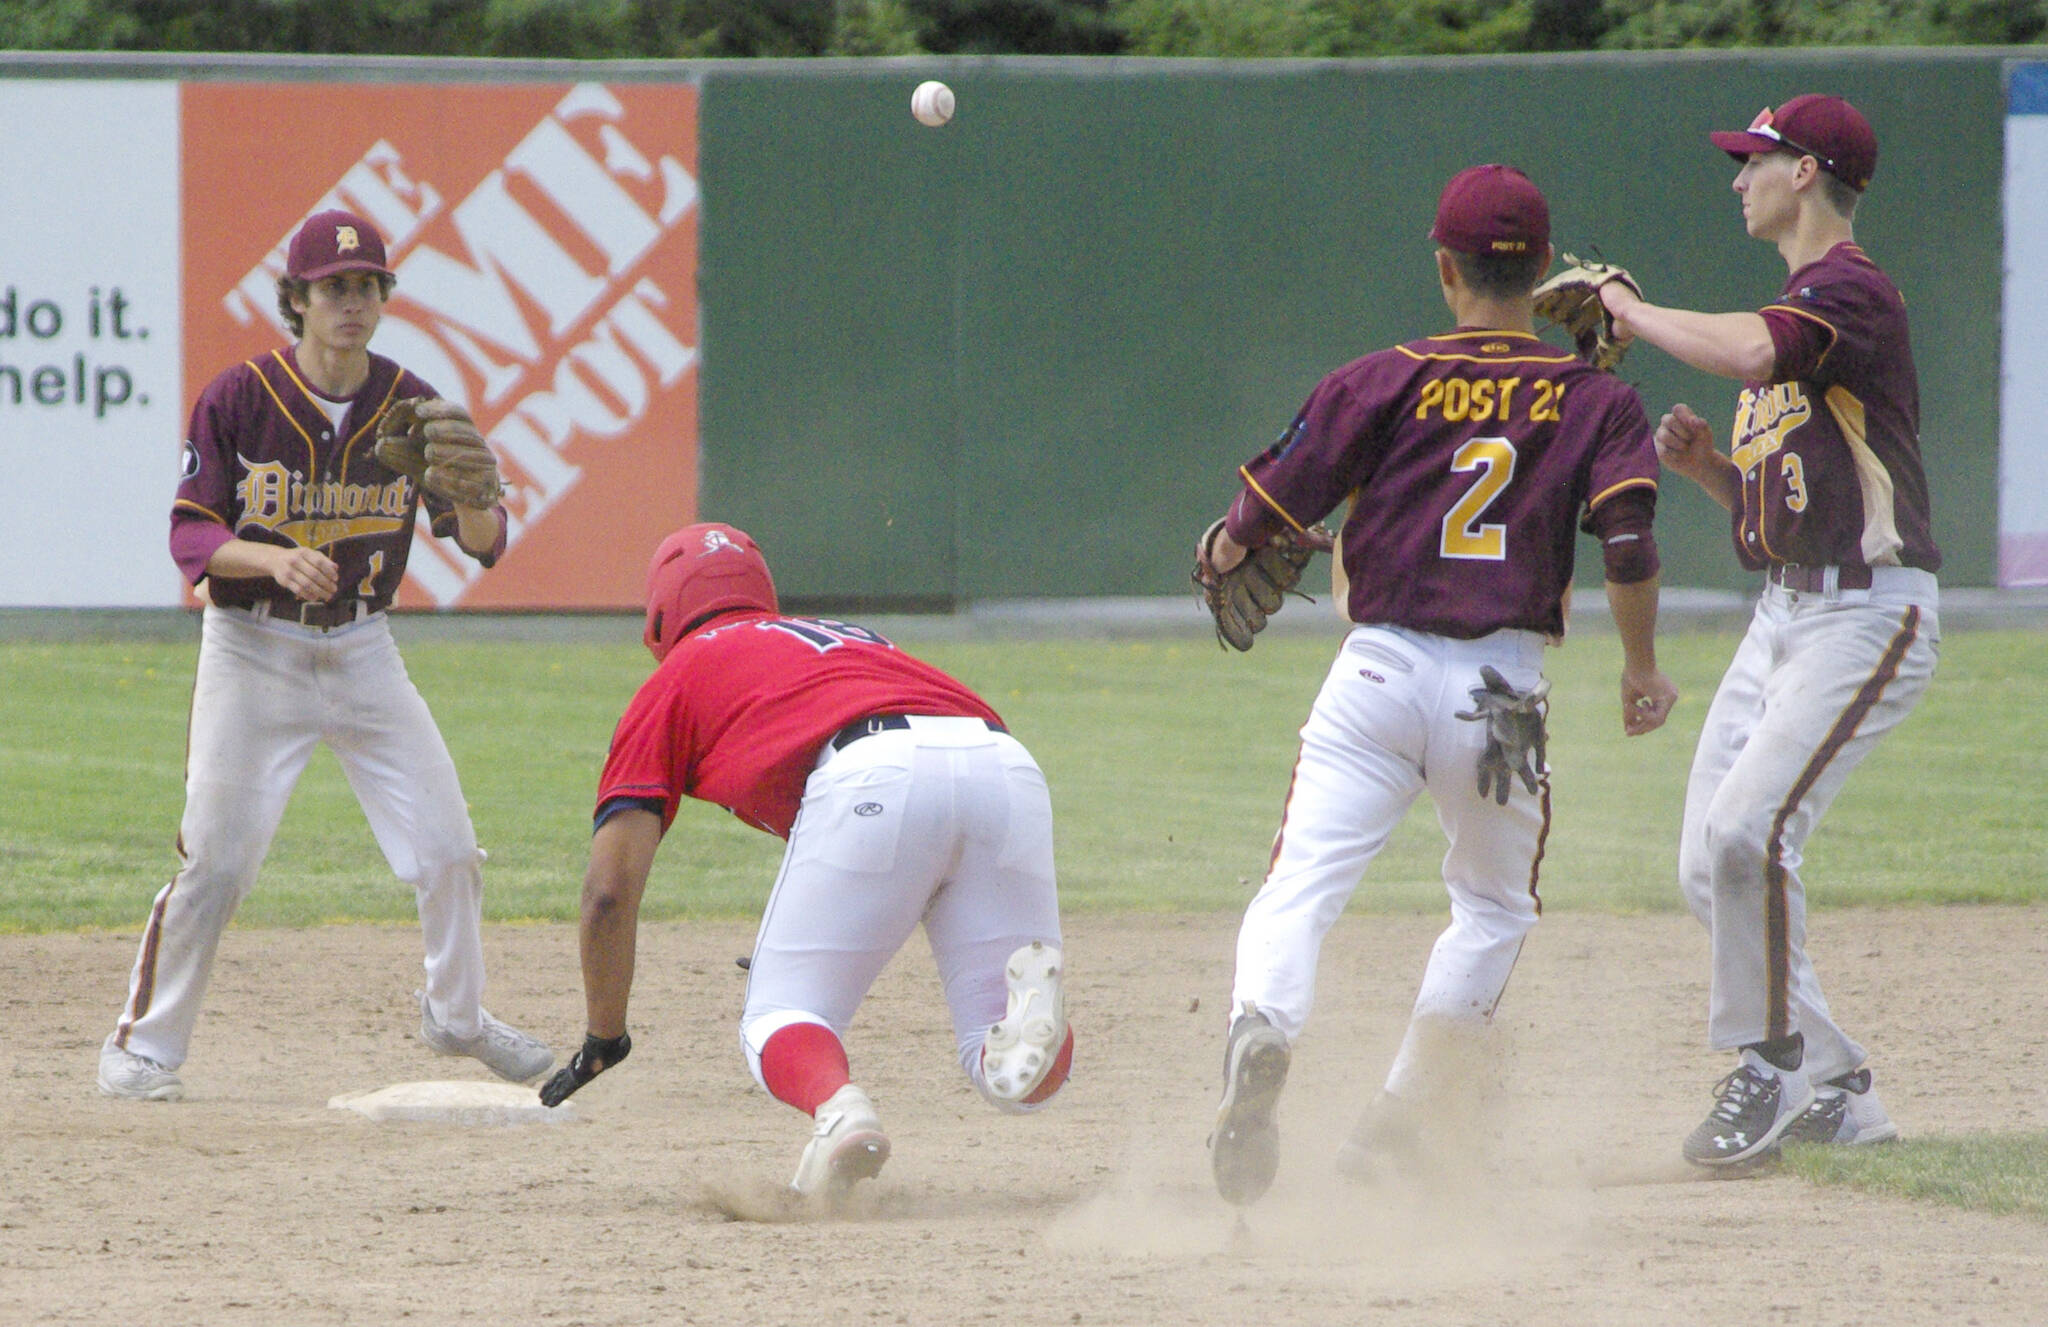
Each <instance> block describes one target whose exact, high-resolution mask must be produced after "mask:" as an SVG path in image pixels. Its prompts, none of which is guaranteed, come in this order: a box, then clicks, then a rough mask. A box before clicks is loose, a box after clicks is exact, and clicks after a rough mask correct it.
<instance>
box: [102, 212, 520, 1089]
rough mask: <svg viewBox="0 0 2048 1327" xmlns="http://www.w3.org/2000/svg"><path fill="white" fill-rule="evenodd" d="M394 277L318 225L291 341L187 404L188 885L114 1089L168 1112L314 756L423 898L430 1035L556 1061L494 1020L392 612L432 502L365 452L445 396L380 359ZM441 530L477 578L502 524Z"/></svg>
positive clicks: (176, 510) (140, 961) (144, 970)
mask: <svg viewBox="0 0 2048 1327" xmlns="http://www.w3.org/2000/svg"><path fill="white" fill-rule="evenodd" d="M395 280H396V278H395V277H393V275H392V273H391V271H390V270H389V269H388V268H387V267H386V266H385V256H384V242H383V239H382V237H380V236H379V235H378V233H377V231H376V228H375V227H373V226H372V225H371V224H370V223H369V222H368V221H365V220H364V219H363V218H361V217H358V216H354V215H352V214H350V213H347V212H339V211H336V212H322V213H320V214H318V215H316V216H314V217H312V218H311V219H309V220H308V221H307V222H306V223H305V225H304V226H303V227H301V228H300V230H299V231H298V233H297V234H296V235H295V236H294V237H293V239H292V242H291V246H290V248H289V250H288V251H287V257H286V267H285V275H284V276H283V277H281V278H279V280H278V306H279V308H280V310H281V311H282V312H283V313H284V315H285V318H286V321H287V322H288V323H289V325H290V326H291V328H292V331H293V332H294V334H295V335H297V337H298V338H299V339H298V342H297V344H295V345H292V346H289V347H285V348H283V349H279V350H274V351H272V352H271V353H269V354H267V355H263V356H261V357H259V358H257V359H252V360H248V361H246V362H244V363H241V364H237V365H235V366H234V367H233V368H231V369H229V370H227V371H226V372H225V373H222V374H221V375H220V376H219V377H217V378H215V379H214V380H213V381H212V382H211V383H210V384H208V386H207V387H206V390H205V391H204V392H202V393H201V394H200V397H199V401H198V404H197V405H195V406H194V407H193V410H192V423H191V432H190V434H189V435H188V436H187V438H186V441H185V449H184V479H183V482H182V483H181V484H180V485H179V486H178V496H177V501H176V502H175V503H174V504H173V506H172V508H171V555H172V557H173V558H174V559H176V561H177V563H178V567H179V569H180V570H182V571H183V572H184V573H185V575H186V577H187V578H188V579H189V580H190V581H191V582H192V583H193V584H194V585H199V586H200V587H201V592H202V594H204V595H205V596H206V597H207V598H208V599H209V600H210V602H209V603H208V605H207V607H206V610H205V616H204V624H203V628H202V635H201V640H200V646H199V668H198V675H197V678H196V679H195V681H194V684H193V691H192V717H191V727H190V734H189V738H188V742H187V754H186V763H185V814H184V819H183V820H182V821H181V822H180V824H179V827H178V854H179V858H180V867H179V870H178V873H177V875H175V876H174V877H172V879H171V882H170V884H168V885H166V886H165V887H164V889H163V891H162V892H161V893H159V894H158V895H157V897H156V904H155V906H154V907H153V908H151V910H150V914H149V922H148V924H147V926H146V928H145V929H144V931H143V934H142V947H141V952H140V953H139V954H138V955H137V956H136V959H135V969H134V972H133V974H132V975H131V977H130V978H129V983H128V1003H127V1006H126V1008H124V1009H123V1010H122V1012H121V1018H120V1022H119V1023H118V1024H117V1025H116V1027H115V1029H114V1032H113V1035H112V1036H110V1037H108V1038H107V1040H106V1044H105V1045H104V1046H103V1047H102V1048H101V1050H100V1064H99V1085H100V1090H101V1091H103V1092H105V1093H107V1094H108V1095H110V1096H116V1097H129V1098H136V1099H142V1100H155V1101H162V1100H172V1099H175V1098H177V1097H180V1096H182V1095H183V1093H184V1084H183V1083H182V1082H181V1081H180V1080H179V1078H178V1074H177V1070H178V1067H179V1066H180V1065H181V1064H183V1063H184V1060H185V1054H186V1050H187V1048H188V1047H189V1045H190V1044H191V1040H192V1029H193V1027H194V1025H195V1024H196V1023H197V1022H198V1019H199V1005H200V1000H201V998H202V997H203V996H204V994H205V991H206V981H207V976H208V974H209V973H210V972H211V971H212V968H213V958H214V952H215V950H216V949H217V947H218V946H219V944H220V937H221V932H222V931H223V930H225V929H226V927H227V924H228V919H229V918H230V917H232V916H233V915H234V911H235V908H236V906H237V905H238V904H239V903H240V902H241V901H242V899H243V897H244V896H245V895H247V894H248V892H249V889H250V888H251V886H253V885H254V884H255V883H256V874H257V870H258V868H259V867H260V866H261V865H262V862H263V857H264V854H265V853H266V852H268V851H269V849H270V840H271V836H272V835H273V834H274V833H276V831H277V824H278V820H279V819H280V818H281V817H282V816H283V814H284V808H285V803H286V801H287V800H288V799H289V798H290V797H291V792H292V787H293V785H294V784H295V783H297V781H298V777H299V774H300V772H301V771H302V770H303V769H304V768H305V766H306V760H307V758H308V757H309V756H310V755H311V754H312V750H313V746H314V744H315V743H316V742H321V741H325V742H326V743H327V745H328V746H329V748H330V749H332V750H333V752H334V754H335V755H336V757H337V758H338V759H339V760H340V761H341V766H342V770H343V772H344V773H346V775H347V776H348V781H349V786H350V787H351V788H353V789H354V790H355V794H356V797H357V799H358V800H359V801H360V802H361V803H362V806H363V812H364V814H365V815H367V816H368V817H369V821H370V829H371V831H372V832H373V833H374V834H375V835H376V839H377V844H378V846H379V847H380V848H381V849H383V852H384V857H385V860H386V861H388V862H389V863H390V864H391V869H392V870H393V871H394V872H395V873H396V874H397V875H398V877H399V878H400V879H401V880H404V881H406V882H407V883H409V884H411V885H412V886H413V889H414V891H415V892H416V893H417V895H418V898H419V910H420V926H421V930H422V932H423V934H424V938H425V941H426V980H425V982H424V983H423V985H424V988H425V989H424V991H423V992H422V993H421V994H420V997H419V998H420V1037H421V1039H422V1040H423V1041H425V1042H426V1043H427V1045H428V1046H429V1047H431V1048H432V1049H434V1050H436V1051H438V1052H440V1053H442V1054H446V1055H470V1056H474V1057H476V1058H477V1059H479V1060H481V1061H483V1063H484V1064H486V1065H488V1066H489V1067H490V1068H491V1070H492V1071H493V1072H495V1073H497V1074H499V1075H501V1076H502V1077H505V1078H509V1079H514V1080H518V1081H524V1080H526V1079H529V1078H534V1077H537V1076H538V1075H540V1074H541V1073H543V1072H545V1071H546V1070H547V1068H548V1066H549V1065H551V1064H552V1063H554V1055H553V1053H552V1052H550V1051H549V1050H548V1048H547V1047H546V1046H544V1045H542V1044H541V1043H540V1042H538V1041H536V1040H534V1039H533V1038H532V1037H529V1036H527V1035H525V1034H524V1033H522V1032H517V1031H515V1030H513V1029H512V1028H509V1027H507V1026H506V1025H505V1024H503V1023H501V1022H499V1021H498V1020H497V1019H495V1018H492V1017H491V1016H490V1015H489V1014H488V1013H486V1012H485V1011H484V1009H483V1006H482V1004H481V999H482V995H483V987H484V959H483V943H482V937H481V933H480V928H481V922H482V912H481V909H482V898H483V878H482V875H481V873H480V871H479V863H480V862H481V860H482V854H481V853H480V852H478V851H477V844H476V833H475V831H474V830H473V829H472V828H471V826H470V821H469V811H468V807H467V805H466V804H465V803H464V801H463V798H462V787H461V784H460V783H459V782H458V781H457V779H456V776H455V765H454V762H453V761H451V760H450V759H449V757H448V748H447V747H446V745H445V744H443V742H442V740H441V734H440V732H439V730H438V729H437V728H436V727H435V726H434V719H433V716H432V715H431V714H429V713H428V712H427V706H426V702H424V701H423V700H421V699H420V695H419V692H418V691H417V690H415V689H414V687H413V685H412V683H411V681H410V680H409V679H408V678H407V677H406V672H405V664H404V662H403V661H402V660H401V659H400V658H399V655H398V648H397V646H396V645H395V644H394V643H393V642H392V639H391V631H390V627H389V625H388V623H387V621H386V618H385V614H384V610H385V608H386V607H387V606H388V605H389V604H390V603H391V598H392V596H393V595H394V594H396V593H397V591H398V583H399V581H400V579H402V578H403V577H404V575H405V561H406V554H407V552H408V550H409V549H410V548H411V546H412V537H413V523H414V517H415V513H416V511H417V509H418V506H419V503H420V500H421V494H420V491H419V489H418V488H417V487H416V486H415V485H414V483H413V481H411V480H410V479H408V478H406V477H405V476H403V475H400V474H397V473H394V472H393V471H391V470H389V469H387V468H386V467H385V466H384V465H383V464H381V463H380V462H379V461H378V460H377V459H376V457H375V456H373V455H372V454H371V439H372V436H373V434H374V432H375V428H376V424H377V420H378V418H379V417H380V416H381V415H382V414H383V412H384V411H385V409H386V407H388V406H389V405H391V404H392V403H393V402H395V401H398V400H400V399H403V398H409V397H421V396H424V397H432V396H434V395H435V393H434V390H433V388H431V387H429V386H428V385H427V384H426V383H424V382H422V381H420V380H419V379H418V378H416V377H414V376H413V375H412V374H410V373H408V372H406V371H405V370H404V369H401V368H400V367H399V366H398V365H396V364H394V363H392V362H391V361H390V360H388V359H385V358H384V357H382V356H380V355H373V354H371V353H370V351H369V342H370V337H371V336H372V335H373V334H374V333H375V332H376V330H377V323H378V320H379V319H380V318H381V317H382V314H383V308H384V301H385V299H386V298H387V297H388V296H389V294H390V292H391V287H392V285H393V283H394V281H395ZM427 506H428V511H429V512H430V513H431V514H432V517H433V525H434V530H435V533H437V534H440V535H442V536H444V537H453V538H454V539H455V541H456V543H457V544H458V545H459V546H460V547H461V548H462V550H463V551H464V552H466V553H468V554H469V555H470V556H471V557H474V558H476V559H477V560H478V561H479V562H481V563H483V564H484V565H485V566H489V565H491V563H492V562H493V561H495V560H496V559H497V557H498V555H499V554H500V553H502V552H503V551H504V547H505V513H504V510H503V509H502V508H492V509H489V510H482V509H469V508H460V507H454V506H451V505H450V504H448V503H445V502H442V501H440V500H439V499H433V498H429V499H428V502H427Z"/></svg>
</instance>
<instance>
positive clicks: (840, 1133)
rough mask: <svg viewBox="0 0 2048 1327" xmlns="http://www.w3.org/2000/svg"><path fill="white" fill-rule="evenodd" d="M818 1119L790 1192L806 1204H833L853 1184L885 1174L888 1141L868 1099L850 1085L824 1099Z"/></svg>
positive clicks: (805, 1146) (879, 1118) (792, 1180)
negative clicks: (815, 1201)
mask: <svg viewBox="0 0 2048 1327" xmlns="http://www.w3.org/2000/svg"><path fill="white" fill-rule="evenodd" d="M816 1119H817V1123H816V1125H814V1126H813V1127H812V1129H811V1141H810V1142H809V1143H806V1144H805V1145H804V1154H803V1157H802V1159H800V1160H799V1161H798V1162H797V1163H796V1175H795V1177H794V1178H793V1179H791V1180H790V1182H789V1187H790V1188H792V1189H794V1190H796V1191H797V1192H798V1193H800V1194H802V1195H803V1196H804V1197H806V1198H819V1199H824V1200H827V1201H830V1200H832V1199H835V1198H838V1197H840V1196H841V1195H843V1194H844V1193H845V1192H846V1191H847V1190H848V1189H850V1188H852V1187H853V1185H854V1182H855V1181H857V1180H870V1179H873V1178H874V1177H875V1176H876V1175H877V1174H879V1173H881V1169H882V1163H883V1162H884V1161H887V1160H888V1159H889V1136H888V1135H887V1134H885V1133H883V1132H882V1119H881V1117H880V1116H879V1115H877V1114H875V1103H874V1102H872V1101H870V1100H868V1094H867V1093H865V1092H863V1091H861V1090H860V1089H859V1088H857V1087H855V1086H854V1085H853V1084H851V1083H848V1084H847V1085H846V1086H845V1087H842V1088H840V1089H839V1090H838V1091H837V1092H834V1093H833V1094H832V1095H831V1096H830V1097H827V1098H826V1099H825V1103H824V1104H823V1105H821V1106H819V1107H818V1113H817V1116H816Z"/></svg>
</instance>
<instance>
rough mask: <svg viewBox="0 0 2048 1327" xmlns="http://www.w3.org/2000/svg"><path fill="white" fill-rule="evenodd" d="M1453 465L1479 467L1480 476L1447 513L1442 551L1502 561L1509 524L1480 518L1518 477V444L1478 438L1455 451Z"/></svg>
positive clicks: (1450, 555)
mask: <svg viewBox="0 0 2048 1327" xmlns="http://www.w3.org/2000/svg"><path fill="white" fill-rule="evenodd" d="M1451 469H1452V470H1455V471H1458V472H1460V473H1463V472H1465V471H1468V470H1476V471H1478V472H1479V478H1478V479H1477V480H1476V481H1475V482H1474V483H1473V485H1472V487H1470V488H1468V489H1466V490H1465V496H1464V497H1461V498H1459V499H1458V500H1457V501H1456V502H1455V503H1453V504H1452V505H1451V509H1450V511H1448V512H1446V513H1445V514H1444V526H1443V537H1442V539H1441V541H1440V542H1439V545H1438V547H1439V549H1440V551H1441V552H1442V553H1443V555H1444V556H1445V557H1447V558H1480V559H1484V560H1486V561H1490V562H1499V561H1501V560H1502V559H1503V558H1505V557H1506V556H1507V551H1508V527H1507V526H1505V525H1501V524H1494V525H1482V524H1481V523H1480V520H1479V518H1480V517H1481V516H1483V515H1484V514H1485V513H1486V509H1487V508H1488V507H1490V506H1492V505H1493V503H1494V499H1496V498H1498V497H1499V496H1500V494H1501V490H1502V489H1504V488H1506V487H1507V486H1508V481H1509V480H1510V479H1513V478H1514V477H1515V444H1513V443H1512V442H1509V441H1508V440H1507V439H1506V438H1474V439H1472V440H1471V441H1470V442H1467V443H1466V444H1465V445H1464V446H1462V447H1460V448H1458V450H1457V451H1455V452H1453V453H1451Z"/></svg>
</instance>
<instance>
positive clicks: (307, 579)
mask: <svg viewBox="0 0 2048 1327" xmlns="http://www.w3.org/2000/svg"><path fill="white" fill-rule="evenodd" d="M270 578H271V579H272V580H274V581H276V582H277V583H278V584H279V585H282V586H283V587H284V588H285V589H287V590H290V591H291V592H292V593H293V594H295V595H297V596H298V597H299V598H300V599H303V600H304V601H305V602H307V603H309V604H324V603H326V602H327V601H328V600H330V599H332V598H333V597H334V595H335V592H336V591H338V590H340V589H341V569H340V568H339V567H337V566H335V565H334V559H332V558H330V557H328V556H327V555H326V554H325V553H322V552H321V551H320V550H319V549H317V548H280V549H278V550H277V556H276V558H274V559H273V560H272V562H271V568H270Z"/></svg>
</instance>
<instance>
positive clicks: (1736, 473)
mask: <svg viewBox="0 0 2048 1327" xmlns="http://www.w3.org/2000/svg"><path fill="white" fill-rule="evenodd" d="M1685 477H1686V478H1687V479H1690V480H1692V482H1693V483H1695V484H1698V485H1699V486H1700V488H1702V489H1703V490H1705V492H1706V495H1707V496H1708V497H1710V498H1712V499H1713V500H1714V501H1716V502H1718V503H1720V504H1721V506H1722V508H1723V509H1724V510H1727V511H1734V510H1735V507H1736V504H1738V503H1740V502H1741V501H1742V472H1741V471H1740V470H1738V469H1736V468H1735V462H1733V461H1731V460H1729V459H1728V458H1727V457H1725V456H1723V455H1721V454H1720V453H1719V452H1713V453H1710V454H1709V457H1708V459H1706V460H1705V461H1703V462H1702V463H1701V464H1700V465H1699V467H1698V468H1697V469H1693V470H1687V471H1686V472H1685Z"/></svg>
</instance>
